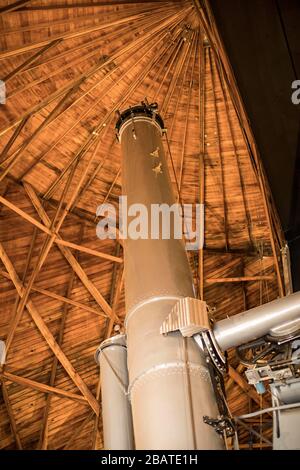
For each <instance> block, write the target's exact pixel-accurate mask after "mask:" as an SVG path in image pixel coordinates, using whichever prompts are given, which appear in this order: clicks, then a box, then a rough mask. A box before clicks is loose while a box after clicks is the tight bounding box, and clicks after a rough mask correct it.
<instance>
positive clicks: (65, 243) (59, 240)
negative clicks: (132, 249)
mask: <svg viewBox="0 0 300 470" xmlns="http://www.w3.org/2000/svg"><path fill="white" fill-rule="evenodd" d="M24 187H25V184H24ZM0 203H2V204H3V205H4V206H6V207H8V208H9V209H11V210H12V211H13V212H15V213H16V214H18V215H20V216H21V217H22V218H23V219H24V220H26V221H27V222H29V223H31V224H32V225H34V226H35V227H37V228H39V229H40V230H42V231H43V232H45V233H47V235H51V236H53V235H54V243H56V244H57V245H62V246H66V247H68V248H72V249H74V250H77V251H81V252H83V253H88V254H90V255H93V256H96V257H98V258H102V259H107V260H108V261H112V262H115V263H123V259H122V258H120V257H116V256H113V255H109V254H108V253H103V252H101V251H96V250H93V249H92V248H88V247H86V246H82V245H77V243H72V242H68V241H67V240H63V239H62V238H61V237H60V236H59V235H55V234H54V232H52V231H51V230H50V228H49V227H46V226H45V225H43V224H41V223H40V222H39V221H38V220H36V219H35V218H34V217H31V216H30V215H29V214H27V213H26V212H24V211H23V210H22V209H20V208H19V207H17V206H16V205H15V204H13V203H11V202H10V201H8V200H7V199H5V198H4V197H2V196H0Z"/></svg>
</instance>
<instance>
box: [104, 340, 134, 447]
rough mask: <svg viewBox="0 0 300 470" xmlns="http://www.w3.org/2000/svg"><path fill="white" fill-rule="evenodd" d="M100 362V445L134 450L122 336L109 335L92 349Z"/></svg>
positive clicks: (124, 348) (125, 353) (125, 357)
mask: <svg viewBox="0 0 300 470" xmlns="http://www.w3.org/2000/svg"><path fill="white" fill-rule="evenodd" d="M95 358H96V362H97V363H98V364H99V365H100V374H101V396H102V418H103V434H104V447H105V449H109V450H132V449H134V440H133V427H132V415H131V406H130V402H129V400H128V395H127V388H128V372H127V349H126V342H125V335H117V336H113V337H112V338H109V339H107V340H105V341H103V343H101V345H100V346H99V348H98V349H97V351H96V355H95Z"/></svg>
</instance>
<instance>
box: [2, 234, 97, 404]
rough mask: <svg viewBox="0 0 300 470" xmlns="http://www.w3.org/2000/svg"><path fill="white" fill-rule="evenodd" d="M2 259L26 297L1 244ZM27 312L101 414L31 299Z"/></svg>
mask: <svg viewBox="0 0 300 470" xmlns="http://www.w3.org/2000/svg"><path fill="white" fill-rule="evenodd" d="M0 258H1V260H2V262H3V264H4V266H5V268H6V270H7V272H8V273H9V274H10V276H11V279H12V281H13V283H14V285H15V288H16V290H17V292H18V293H19V296H20V298H21V299H22V297H23V296H24V292H25V289H24V287H23V285H22V283H21V281H20V279H19V277H18V275H17V273H16V271H15V269H14V267H13V265H12V263H11V261H10V259H9V258H8V256H7V254H6V252H5V250H4V248H3V246H2V244H1V243H0ZM26 307H27V310H28V312H29V314H30V316H31V318H32V319H33V321H34V323H35V324H36V326H37V328H38V330H39V331H40V333H41V335H42V336H43V338H44V339H45V341H46V342H47V344H48V346H49V347H50V349H51V350H52V352H53V353H54V354H55V355H56V357H57V358H58V360H59V362H60V363H61V365H62V366H63V367H64V369H65V370H66V372H67V373H68V375H69V376H70V377H71V379H72V380H73V382H74V383H75V384H76V385H77V387H78V388H79V390H80V391H81V393H82V394H83V396H84V397H85V398H86V400H87V401H88V402H89V404H90V406H91V407H92V409H93V410H94V412H95V413H99V404H98V402H97V401H96V399H95V397H94V396H93V395H92V393H91V392H90V390H89V389H88V387H87V385H86V384H85V382H84V381H83V380H82V378H81V377H80V375H79V374H78V373H77V372H76V371H75V369H74V367H73V366H72V364H71V363H70V361H69V359H68V358H67V357H66V355H65V354H64V352H63V351H62V349H61V348H60V347H59V345H58V344H57V342H56V341H55V339H54V337H53V335H52V333H51V332H50V330H49V328H48V327H47V325H46V323H45V322H44V320H43V319H42V317H41V315H40V314H39V312H38V310H37V309H36V307H35V306H34V304H33V302H32V301H31V300H30V299H27V302H26Z"/></svg>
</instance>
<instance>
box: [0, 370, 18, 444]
mask: <svg viewBox="0 0 300 470" xmlns="http://www.w3.org/2000/svg"><path fill="white" fill-rule="evenodd" d="M2 394H3V400H4V403H5V406H6V411H7V414H8V417H9V421H10V425H11V430H12V433H13V435H14V439H15V442H16V445H17V449H19V450H22V449H23V446H22V441H21V438H20V434H19V432H18V428H17V424H16V420H15V416H14V412H13V409H12V407H11V404H10V400H9V396H8V392H7V387H6V384H5V380H3V379H2Z"/></svg>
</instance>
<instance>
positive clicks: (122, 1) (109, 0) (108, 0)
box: [22, 0, 181, 11]
mask: <svg viewBox="0 0 300 470" xmlns="http://www.w3.org/2000/svg"><path fill="white" fill-rule="evenodd" d="M28 1H29V0H28ZM180 2H181V0H173V1H172V3H179V4H180ZM132 3H133V4H156V3H159V4H160V5H161V4H166V5H169V4H170V2H167V1H166V0H117V1H115V0H105V1H102V2H95V3H82V2H78V3H68V4H66V3H65V4H63V3H59V4H56V5H54V4H51V5H32V6H30V7H25V8H22V10H24V11H38V10H41V11H48V10H60V9H68V10H69V9H70V10H71V9H77V8H97V7H98V8H102V7H103V6H116V5H130V4H132Z"/></svg>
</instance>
